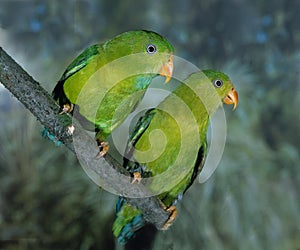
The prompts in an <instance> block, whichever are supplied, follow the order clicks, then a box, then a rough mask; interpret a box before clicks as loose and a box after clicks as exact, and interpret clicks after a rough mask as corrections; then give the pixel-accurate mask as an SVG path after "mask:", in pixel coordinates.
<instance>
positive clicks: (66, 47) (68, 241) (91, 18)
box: [0, 0, 300, 250]
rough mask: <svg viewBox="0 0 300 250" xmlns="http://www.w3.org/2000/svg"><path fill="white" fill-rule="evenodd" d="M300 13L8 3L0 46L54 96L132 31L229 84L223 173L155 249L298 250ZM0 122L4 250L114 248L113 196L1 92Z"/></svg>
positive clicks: (184, 207)
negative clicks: (235, 102) (76, 68)
mask: <svg viewBox="0 0 300 250" xmlns="http://www.w3.org/2000/svg"><path fill="white" fill-rule="evenodd" d="M299 10H300V1H297V0H294V1H293V0H290V1H286V0H278V1H262V0H252V1H246V0H240V1H237V0H227V1H222V0H210V1H204V0H203V1H196V0H184V1H182V0H174V1H160V0H152V1H129V0H122V1H121V0H118V1H111V0H101V1H97V0H85V1H83V0H82V1H81V0H63V1H59V0H54V1H50V0H49V1H33V0H27V1H14V0H1V2H0V46H1V47H3V49H4V50H6V51H7V52H8V53H9V54H10V55H11V56H12V57H13V58H14V59H15V60H17V61H18V62H19V63H20V64H21V65H22V67H24V68H25V69H26V70H27V71H28V72H29V73H30V74H31V75H32V76H33V77H34V78H35V79H37V80H38V81H39V82H41V84H42V85H43V86H44V87H45V88H46V89H47V90H49V91H51V90H52V88H53V87H54V85H55V83H56V81H57V80H58V79H59V78H60V76H61V74H62V73H63V71H64V69H65V68H66V67H67V65H68V64H69V63H70V62H71V60H72V59H73V58H74V57H75V56H76V55H77V54H78V53H79V52H80V51H82V50H83V49H84V48H85V47H87V46H88V45H90V44H92V43H95V42H101V41H105V40H107V39H110V38H112V37H114V36H115V35H117V34H119V33H121V32H123V31H127V30H132V29H149V30H154V31H156V32H158V33H160V34H162V35H164V36H165V37H166V38H167V39H168V40H169V41H171V43H172V44H173V45H174V47H175V53H176V55H177V56H180V57H183V58H185V59H187V60H189V61H190V62H192V63H194V64H195V65H197V66H198V67H200V68H214V69H217V70H222V71H224V72H226V73H227V74H229V75H230V76H231V78H232V79H233V82H234V84H235V86H236V89H237V90H238V92H239V97H240V102H239V107H238V108H237V110H236V111H235V112H231V110H230V109H227V108H226V116H227V126H228V127H227V131H228V133H227V144H226V148H225V152H224V155H223V158H222V161H221V163H220V166H219V167H218V168H217V170H216V172H215V173H214V175H213V176H212V177H211V178H210V179H209V180H208V181H207V182H206V183H204V184H199V183H198V182H196V183H195V184H194V185H193V186H192V187H191V188H190V190H189V191H188V192H187V193H186V195H185V197H184V199H183V201H182V202H181V203H180V205H179V206H178V208H179V212H180V214H179V217H178V219H177V220H176V222H175V223H174V225H173V226H172V227H171V229H170V230H168V231H167V232H160V233H158V234H157V236H156V238H155V240H154V242H153V249H300V226H299V225H300V215H299V214H300V213H299V211H300V198H299V193H298V192H299V190H300V173H299V162H300V156H299V148H300V132H299V131H300V115H299V106H300V84H299V70H300V47H299V46H300V29H299V24H300V15H299ZM175 70H176V69H175ZM0 124H1V126H0V128H1V129H0V248H3V249H82V250H85V249H114V248H115V247H114V244H115V243H114V239H113V237H112V233H111V226H112V221H113V218H114V207H115V202H116V199H117V197H116V196H114V195H112V194H109V193H107V192H106V191H103V190H100V189H99V188H98V187H97V186H96V185H94V183H93V182H92V181H91V180H90V179H89V178H88V177H87V175H86V174H85V173H84V171H83V169H82V168H81V167H80V165H79V164H78V163H77V161H76V158H75V156H74V155H73V154H72V153H71V152H69V151H68V150H67V149H65V148H64V147H60V148H59V147H56V146H54V145H53V143H51V142H49V141H47V140H45V139H43V138H42V137H41V130H42V127H41V125H40V124H39V123H38V122H37V121H36V119H35V118H34V117H33V116H32V115H31V114H30V113H29V112H28V111H27V110H25V109H24V107H23V106H22V105H21V104H19V103H18V102H17V101H16V99H15V98H13V97H12V96H11V94H10V93H8V92H7V91H6V90H5V89H4V88H3V87H2V86H0ZM145 237H146V236H145ZM116 248H117V249H121V248H120V247H119V246H118V247H116Z"/></svg>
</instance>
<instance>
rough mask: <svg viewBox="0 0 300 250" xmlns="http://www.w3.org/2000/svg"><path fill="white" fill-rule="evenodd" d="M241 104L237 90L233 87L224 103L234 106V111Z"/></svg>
mask: <svg viewBox="0 0 300 250" xmlns="http://www.w3.org/2000/svg"><path fill="white" fill-rule="evenodd" d="M238 102H239V96H238V93H237V92H236V90H235V89H234V88H233V87H232V88H231V90H230V92H229V93H228V94H227V96H226V97H225V98H224V103H225V104H228V105H231V104H233V109H232V110H235V109H236V107H237V105H238Z"/></svg>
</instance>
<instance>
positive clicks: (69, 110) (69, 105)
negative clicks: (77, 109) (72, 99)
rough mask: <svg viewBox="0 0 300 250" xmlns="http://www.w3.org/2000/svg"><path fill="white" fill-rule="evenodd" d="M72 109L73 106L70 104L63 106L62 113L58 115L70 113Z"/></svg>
mask: <svg viewBox="0 0 300 250" xmlns="http://www.w3.org/2000/svg"><path fill="white" fill-rule="evenodd" d="M73 108H74V105H73V104H72V103H71V104H65V105H64V106H63V109H62V111H61V112H60V113H59V114H60V115H62V114H65V113H71V112H72V110H73Z"/></svg>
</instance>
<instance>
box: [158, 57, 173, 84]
mask: <svg viewBox="0 0 300 250" xmlns="http://www.w3.org/2000/svg"><path fill="white" fill-rule="evenodd" d="M173 68H174V64H173V55H172V56H170V58H169V60H168V61H167V62H166V63H164V64H163V66H162V67H161V69H160V71H159V74H160V75H161V76H164V77H166V80H165V83H168V82H169V81H170V80H171V78H172V74H173Z"/></svg>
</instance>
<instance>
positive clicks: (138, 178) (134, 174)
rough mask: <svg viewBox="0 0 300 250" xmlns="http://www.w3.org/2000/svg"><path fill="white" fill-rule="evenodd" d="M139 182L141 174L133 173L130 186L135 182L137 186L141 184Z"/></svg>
mask: <svg viewBox="0 0 300 250" xmlns="http://www.w3.org/2000/svg"><path fill="white" fill-rule="evenodd" d="M141 181H142V175H141V173H140V172H134V173H133V178H132V181H131V184H134V183H135V182H136V183H137V184H139V183H141Z"/></svg>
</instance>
